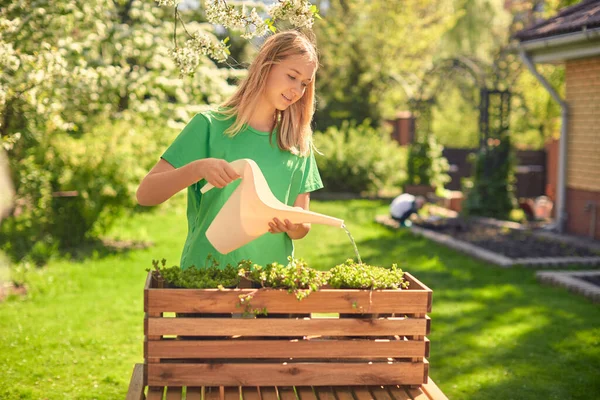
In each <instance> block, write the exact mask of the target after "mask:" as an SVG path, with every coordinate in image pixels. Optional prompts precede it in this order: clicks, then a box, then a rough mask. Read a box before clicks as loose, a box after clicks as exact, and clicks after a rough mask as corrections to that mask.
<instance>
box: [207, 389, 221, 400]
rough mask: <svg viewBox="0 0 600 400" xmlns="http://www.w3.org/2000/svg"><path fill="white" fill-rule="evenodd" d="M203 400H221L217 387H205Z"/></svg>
mask: <svg viewBox="0 0 600 400" xmlns="http://www.w3.org/2000/svg"><path fill="white" fill-rule="evenodd" d="M204 400H221V393H220V390H219V387H214V386H207V387H205V388H204Z"/></svg>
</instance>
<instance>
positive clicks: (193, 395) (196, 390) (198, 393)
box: [185, 386, 202, 400]
mask: <svg viewBox="0 0 600 400" xmlns="http://www.w3.org/2000/svg"><path fill="white" fill-rule="evenodd" d="M201 399H202V388H201V387H198V386H188V387H186V388H185V400H201Z"/></svg>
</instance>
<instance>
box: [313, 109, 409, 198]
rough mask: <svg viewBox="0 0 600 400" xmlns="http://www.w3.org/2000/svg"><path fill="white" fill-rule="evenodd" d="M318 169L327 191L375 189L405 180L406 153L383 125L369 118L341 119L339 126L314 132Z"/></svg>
mask: <svg viewBox="0 0 600 400" xmlns="http://www.w3.org/2000/svg"><path fill="white" fill-rule="evenodd" d="M314 141H315V145H316V147H317V149H318V150H319V151H320V152H321V153H322V155H317V164H318V166H319V172H320V173H321V178H322V179H323V184H324V185H325V188H326V189H327V190H328V191H332V192H353V193H363V192H367V193H377V192H379V191H381V190H384V189H393V188H398V187H400V186H401V185H402V183H403V182H404V180H405V176H406V175H405V172H404V170H403V168H402V167H403V166H404V165H405V164H406V153H405V150H404V149H403V148H401V147H400V146H399V145H398V143H397V142H395V141H393V140H392V139H391V138H390V135H389V134H388V133H387V132H385V131H384V130H383V129H375V128H372V127H371V126H370V125H369V121H363V123H361V124H360V125H357V124H356V123H355V122H354V121H352V122H349V121H344V122H343V123H342V124H341V126H340V127H339V128H337V127H334V126H332V127H329V128H328V129H327V130H326V131H325V132H316V133H315V137H314Z"/></svg>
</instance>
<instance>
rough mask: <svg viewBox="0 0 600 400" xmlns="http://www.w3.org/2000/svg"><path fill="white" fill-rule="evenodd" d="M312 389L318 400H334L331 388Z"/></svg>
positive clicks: (319, 387)
mask: <svg viewBox="0 0 600 400" xmlns="http://www.w3.org/2000/svg"><path fill="white" fill-rule="evenodd" d="M313 389H314V391H315V393H316V394H317V397H318V398H319V400H336V398H335V394H334V392H333V389H332V388H331V386H315V387H314V388H313Z"/></svg>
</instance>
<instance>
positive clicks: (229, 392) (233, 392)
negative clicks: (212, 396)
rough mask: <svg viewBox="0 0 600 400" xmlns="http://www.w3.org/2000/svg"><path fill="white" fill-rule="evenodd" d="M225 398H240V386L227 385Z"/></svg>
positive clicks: (232, 399) (233, 399)
mask: <svg viewBox="0 0 600 400" xmlns="http://www.w3.org/2000/svg"><path fill="white" fill-rule="evenodd" d="M186 400H187V399H186ZM225 400H240V388H239V387H238V386H227V387H225Z"/></svg>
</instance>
